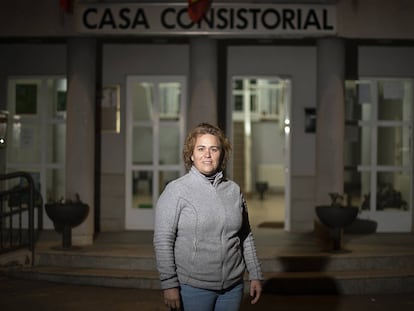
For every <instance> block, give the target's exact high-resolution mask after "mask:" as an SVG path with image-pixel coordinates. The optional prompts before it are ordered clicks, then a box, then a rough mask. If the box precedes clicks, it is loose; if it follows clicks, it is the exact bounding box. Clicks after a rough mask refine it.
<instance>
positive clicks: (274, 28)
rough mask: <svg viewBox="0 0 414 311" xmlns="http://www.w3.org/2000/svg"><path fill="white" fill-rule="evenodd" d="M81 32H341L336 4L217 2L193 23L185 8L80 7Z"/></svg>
mask: <svg viewBox="0 0 414 311" xmlns="http://www.w3.org/2000/svg"><path fill="white" fill-rule="evenodd" d="M75 19H76V27H77V31H78V32H80V33H94V34H102V35H105V34H114V35H117V34H118V35H131V34H136V35H153V34H162V35H168V34H189V35H191V34H210V35H234V36H237V35H243V36H246V35H249V34H251V35H263V34H266V35H280V36H289V35H307V36H309V35H315V36H318V35H327V34H331V35H332V34H335V33H336V10H335V6H331V5H289V4H249V3H238V4H233V3H232V4H224V3H220V4H214V3H213V4H212V6H211V8H210V9H209V10H208V11H207V12H206V14H205V16H204V17H203V19H202V20H201V21H200V22H198V23H194V22H192V21H191V19H190V18H189V16H188V13H187V5H186V4H168V3H147V4H144V3H142V4H139V3H124V4H119V3H117V4H111V3H95V4H93V3H83V4H82V3H79V4H78V5H77V7H76V10H75Z"/></svg>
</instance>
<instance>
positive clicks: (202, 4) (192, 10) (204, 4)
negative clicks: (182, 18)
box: [188, 0, 212, 23]
mask: <svg viewBox="0 0 414 311" xmlns="http://www.w3.org/2000/svg"><path fill="white" fill-rule="evenodd" d="M211 2H212V0H188V15H189V16H190V19H191V20H192V21H193V22H194V23H197V22H199V21H200V20H201V19H202V18H203V17H204V15H205V14H206V12H207V11H208V9H209V8H210V5H211Z"/></svg>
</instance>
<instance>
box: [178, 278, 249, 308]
mask: <svg viewBox="0 0 414 311" xmlns="http://www.w3.org/2000/svg"><path fill="white" fill-rule="evenodd" d="M242 298H243V283H240V284H237V285H235V286H233V287H231V288H229V289H226V290H207V289H202V288H196V287H192V286H189V285H181V300H182V311H238V310H239V308H240V304H241V301H242Z"/></svg>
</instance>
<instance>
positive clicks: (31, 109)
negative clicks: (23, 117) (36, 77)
mask: <svg viewBox="0 0 414 311" xmlns="http://www.w3.org/2000/svg"><path fill="white" fill-rule="evenodd" d="M15 90H16V105H15V109H16V110H15V111H16V114H17V115H19V114H36V113H37V85H36V84H26V83H19V84H17V85H16V89H15Z"/></svg>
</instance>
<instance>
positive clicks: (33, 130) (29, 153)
mask: <svg viewBox="0 0 414 311" xmlns="http://www.w3.org/2000/svg"><path fill="white" fill-rule="evenodd" d="M8 134H9V135H10V136H12V137H11V139H10V138H9V142H11V143H9V144H8V161H10V162H21V163H30V162H31V163H33V162H39V161H40V147H41V144H40V128H39V126H38V125H35V124H25V123H21V122H15V123H13V130H12V131H10V132H8Z"/></svg>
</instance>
